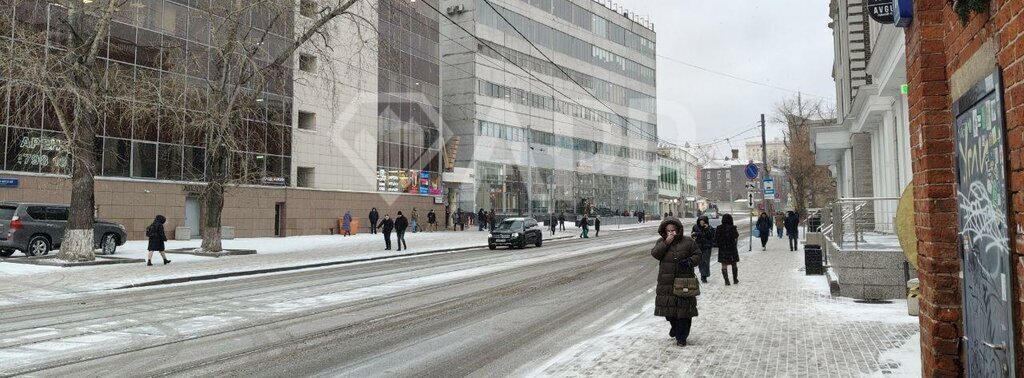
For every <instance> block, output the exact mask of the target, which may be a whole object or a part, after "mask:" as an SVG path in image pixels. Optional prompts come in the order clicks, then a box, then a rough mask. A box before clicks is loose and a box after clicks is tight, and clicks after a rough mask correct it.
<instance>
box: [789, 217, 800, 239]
mask: <svg viewBox="0 0 1024 378" xmlns="http://www.w3.org/2000/svg"><path fill="white" fill-rule="evenodd" d="M786 234H787V235H789V236H790V237H792V238H796V237H798V236H800V216H799V215H796V213H792V214H789V216H788V217H786Z"/></svg>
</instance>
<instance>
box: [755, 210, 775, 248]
mask: <svg viewBox="0 0 1024 378" xmlns="http://www.w3.org/2000/svg"><path fill="white" fill-rule="evenodd" d="M756 228H757V235H758V236H759V237H760V238H761V250H762V251H767V250H768V238H770V237H772V218H770V217H768V213H766V212H763V211H762V212H761V215H760V216H758V217H757V225H756Z"/></svg>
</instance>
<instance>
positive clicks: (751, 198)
mask: <svg viewBox="0 0 1024 378" xmlns="http://www.w3.org/2000/svg"><path fill="white" fill-rule="evenodd" d="M747 207H748V208H751V209H753V208H754V193H747Z"/></svg>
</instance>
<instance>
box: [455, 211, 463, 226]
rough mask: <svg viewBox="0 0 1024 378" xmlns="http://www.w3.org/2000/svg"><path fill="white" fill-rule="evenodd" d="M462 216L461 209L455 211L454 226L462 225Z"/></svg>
mask: <svg viewBox="0 0 1024 378" xmlns="http://www.w3.org/2000/svg"><path fill="white" fill-rule="evenodd" d="M462 218H463V217H462V212H461V211H456V212H455V225H456V226H459V225H462Z"/></svg>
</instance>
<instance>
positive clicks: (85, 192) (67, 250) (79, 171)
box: [57, 116, 96, 261]
mask: <svg viewBox="0 0 1024 378" xmlns="http://www.w3.org/2000/svg"><path fill="white" fill-rule="evenodd" d="M83 118H86V119H85V120H84V123H87V122H89V121H90V120H91V119H92V118H94V117H92V116H85V117H83ZM82 128H83V129H86V130H83V132H80V133H78V134H77V135H75V138H74V140H72V142H71V146H70V151H69V153H70V156H71V157H72V158H73V159H74V161H73V162H72V163H71V210H70V213H69V214H68V223H67V227H66V228H65V230H64V241H63V242H62V243H61V247H60V253H59V254H58V255H57V258H59V259H61V260H66V261H92V260H95V259H96V253H95V251H94V249H93V246H94V244H93V243H94V240H93V226H94V224H95V223H96V217H95V214H94V209H95V207H96V198H95V191H94V188H95V186H96V179H95V177H94V175H93V173H94V172H95V171H96V170H95V167H96V158H95V152H94V151H95V145H96V137H95V135H96V134H95V133H91V132H88V131H91V130H92V127H82Z"/></svg>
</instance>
